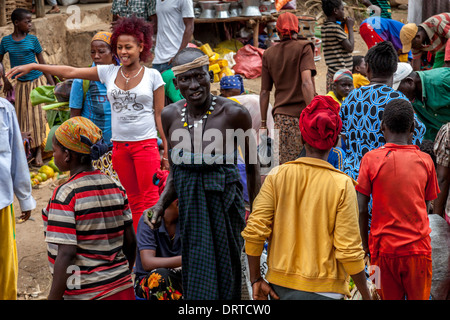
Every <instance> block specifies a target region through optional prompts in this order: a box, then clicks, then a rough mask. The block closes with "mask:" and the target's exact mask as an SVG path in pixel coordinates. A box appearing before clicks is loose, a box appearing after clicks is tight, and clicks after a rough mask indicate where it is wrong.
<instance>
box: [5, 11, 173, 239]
mask: <svg viewBox="0 0 450 320" xmlns="http://www.w3.org/2000/svg"><path fill="white" fill-rule="evenodd" d="M152 33H153V30H152V27H151V25H150V24H149V23H148V22H145V21H144V20H143V19H139V18H136V17H130V18H123V19H120V20H118V21H117V22H116V23H115V24H114V27H113V34H112V36H111V47H112V49H113V52H114V54H115V55H116V56H117V57H118V58H119V60H120V62H121V65H98V66H95V67H92V68H74V67H70V66H61V65H60V66H54V65H53V66H50V65H41V64H35V63H32V64H27V65H22V66H20V67H19V68H13V69H11V70H10V71H9V73H8V74H7V76H9V77H12V76H14V75H16V74H17V75H19V76H20V75H25V74H27V73H28V72H30V71H31V70H41V71H43V72H48V73H50V74H52V75H55V76H57V77H59V78H65V79H74V78H79V79H87V80H92V81H101V82H102V83H104V84H105V86H106V88H107V95H108V100H109V101H110V104H111V129H112V138H111V140H112V141H113V154H112V162H113V168H114V169H115V171H116V172H117V175H118V176H119V179H120V182H121V183H122V185H123V187H124V188H125V190H126V192H127V195H128V200H129V203H130V207H131V211H132V213H133V224H134V227H135V231H136V229H137V224H138V221H139V218H140V216H141V215H142V212H143V211H144V210H145V209H147V208H150V207H151V206H153V205H154V204H155V203H156V202H157V201H158V199H159V195H158V188H157V187H156V186H154V185H153V184H152V183H151V181H152V178H153V175H154V174H155V172H156V171H157V169H159V168H160V167H161V158H160V154H159V148H158V144H157V138H158V133H159V135H160V137H161V139H162V141H163V146H164V155H163V167H164V168H168V167H169V164H168V160H167V159H168V150H167V143H166V139H165V137H164V133H163V131H162V125H161V111H162V109H163V107H164V81H163V80H162V77H161V74H160V73H159V72H158V71H156V70H155V69H151V68H147V67H145V66H143V65H142V63H143V62H145V61H147V60H148V58H149V57H150V55H151V53H150V49H151V46H152V41H151V37H152ZM149 89H150V90H149Z"/></svg>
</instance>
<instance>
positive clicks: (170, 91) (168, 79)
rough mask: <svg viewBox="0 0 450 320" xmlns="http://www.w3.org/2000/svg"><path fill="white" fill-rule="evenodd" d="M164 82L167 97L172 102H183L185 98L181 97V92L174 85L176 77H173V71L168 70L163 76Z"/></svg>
mask: <svg viewBox="0 0 450 320" xmlns="http://www.w3.org/2000/svg"><path fill="white" fill-rule="evenodd" d="M161 76H162V78H163V81H164V82H165V83H166V84H165V85H164V94H165V95H166V97H168V98H169V99H170V101H172V102H177V101H179V100H183V99H184V97H183V96H182V95H181V93H180V90H178V89H177V88H175V85H174V84H173V79H174V78H175V76H174V75H173V71H172V69H168V70H166V71H164V72H163V73H162V74H161Z"/></svg>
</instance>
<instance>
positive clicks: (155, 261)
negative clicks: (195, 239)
mask: <svg viewBox="0 0 450 320" xmlns="http://www.w3.org/2000/svg"><path fill="white" fill-rule="evenodd" d="M168 175H169V171H167V170H158V171H157V172H156V173H155V175H154V177H153V183H154V184H155V185H156V186H158V188H159V194H161V193H162V192H163V190H164V187H165V185H166V180H167V176H168ZM162 221H163V223H161V226H160V227H159V228H158V229H155V230H152V229H150V227H149V226H148V225H147V224H146V223H145V222H144V215H142V216H141V219H140V220H139V224H138V229H137V234H136V239H137V250H138V255H137V257H136V277H135V282H134V283H135V284H134V290H135V294H136V297H137V298H138V299H145V300H179V299H181V298H182V292H183V289H182V284H181V237H180V224H179V220H178V201H177V200H175V201H174V202H172V204H171V205H170V206H169V207H168V208H167V209H166V210H165V213H164V216H163V218H162Z"/></svg>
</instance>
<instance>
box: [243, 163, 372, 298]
mask: <svg viewBox="0 0 450 320" xmlns="http://www.w3.org/2000/svg"><path fill="white" fill-rule="evenodd" d="M355 185H356V182H355V181H354V180H353V179H351V178H350V177H349V176H347V175H346V174H344V173H342V172H341V171H339V170H336V169H335V168H334V167H333V166H332V165H330V164H329V163H328V162H326V161H323V160H319V159H314V158H309V157H304V158H299V159H297V160H295V161H291V162H287V163H285V164H283V165H281V166H278V167H276V168H274V169H272V171H271V172H270V174H269V175H268V176H267V177H266V179H265V181H264V184H263V186H262V187H261V190H260V192H259V194H258V196H257V197H256V199H255V201H254V204H253V211H252V213H251V214H250V216H249V220H248V222H247V226H246V227H245V229H244V231H243V232H242V236H243V238H244V239H245V250H246V253H247V254H248V255H251V256H259V255H261V253H262V251H263V247H264V241H265V240H266V239H269V247H268V258H267V261H268V272H267V274H266V279H267V281H269V282H271V283H274V284H277V285H279V286H284V287H288V288H292V289H295V290H303V291H309V292H335V293H341V294H346V295H349V294H350V292H349V289H348V280H349V277H348V275H349V274H350V275H352V274H356V273H359V272H361V271H362V270H363V269H364V260H363V259H364V251H363V249H362V243H361V237H360V233H359V224H358V215H359V213H358V203H357V197H356V191H355Z"/></svg>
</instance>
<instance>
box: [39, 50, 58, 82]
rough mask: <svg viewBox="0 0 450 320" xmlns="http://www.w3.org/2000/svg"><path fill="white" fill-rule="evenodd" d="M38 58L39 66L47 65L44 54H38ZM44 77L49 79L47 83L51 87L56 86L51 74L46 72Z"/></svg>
mask: <svg viewBox="0 0 450 320" xmlns="http://www.w3.org/2000/svg"><path fill="white" fill-rule="evenodd" d="M36 58H37V61H38V62H39V64H46V63H45V60H44V55H43V54H42V52H40V53H37V54H36ZM44 75H45V77H46V78H47V83H48V84H49V85H51V86H54V85H55V81H54V80H53V78H52V75H51V74H49V73H48V72H45V73H44Z"/></svg>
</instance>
